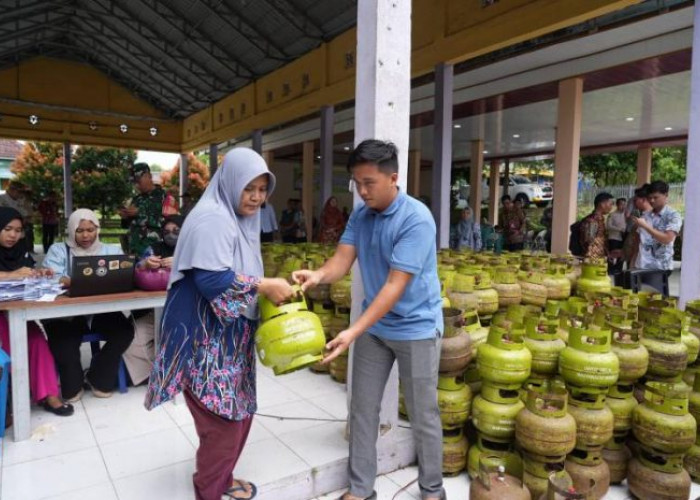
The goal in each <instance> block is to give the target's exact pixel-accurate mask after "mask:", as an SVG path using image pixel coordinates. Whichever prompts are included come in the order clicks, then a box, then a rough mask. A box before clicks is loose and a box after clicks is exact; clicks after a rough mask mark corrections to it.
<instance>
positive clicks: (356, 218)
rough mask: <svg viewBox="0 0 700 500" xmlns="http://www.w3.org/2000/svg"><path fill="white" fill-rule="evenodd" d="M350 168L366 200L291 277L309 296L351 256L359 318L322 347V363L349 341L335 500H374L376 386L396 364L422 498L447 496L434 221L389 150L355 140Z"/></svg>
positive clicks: (379, 388) (341, 272)
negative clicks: (348, 386)
mask: <svg viewBox="0 0 700 500" xmlns="http://www.w3.org/2000/svg"><path fill="white" fill-rule="evenodd" d="M348 171H349V172H350V174H351V176H352V183H353V185H354V187H355V189H356V190H357V192H358V194H359V195H360V197H361V198H362V200H363V201H364V205H363V206H360V207H357V208H355V210H354V211H353V212H352V215H351V216H350V220H349V221H348V224H347V227H346V229H345V232H344V233H343V236H342V237H341V239H340V244H339V245H338V248H337V249H336V252H335V254H334V255H333V257H331V258H330V259H329V260H328V261H327V262H326V263H325V264H324V265H323V266H322V267H321V268H320V269H318V270H316V271H306V270H304V271H295V272H294V273H293V277H294V280H295V281H296V282H297V283H301V284H302V288H303V289H304V290H307V289H308V288H311V287H314V286H316V285H319V284H327V283H333V282H335V281H338V280H339V279H341V278H342V277H343V276H345V275H346V274H347V273H348V271H349V270H350V267H351V266H352V264H353V262H354V261H355V258H357V259H358V261H359V265H360V272H361V273H362V282H363V285H364V291H365V300H364V302H363V303H362V311H363V312H362V315H361V316H360V317H359V318H358V319H357V321H355V323H353V324H352V325H350V327H349V328H348V329H347V330H344V331H342V332H340V334H338V336H337V337H336V338H335V339H333V340H332V341H330V342H329V343H328V345H327V348H328V350H329V354H328V355H327V356H326V357H325V359H324V363H328V362H330V361H331V360H333V359H334V358H336V357H337V356H338V355H340V354H341V353H342V352H344V351H345V350H346V349H347V348H348V347H349V346H350V344H352V343H353V342H355V349H354V354H353V370H352V398H351V401H352V402H351V407H350V460H349V466H348V468H349V477H350V489H349V491H348V492H347V493H345V494H344V495H343V496H342V497H341V499H342V500H365V499H375V498H376V493H375V492H374V480H375V476H376V475H377V450H376V442H377V435H378V431H379V410H380V406H381V400H382V395H383V394H384V387H385V386H386V382H387V380H388V377H389V373H390V371H391V368H392V366H393V365H394V362H395V361H396V362H398V365H399V378H400V380H401V386H402V388H403V392H404V396H405V398H406V406H407V409H408V413H409V415H410V417H411V428H412V429H413V435H414V440H415V443H416V449H417V452H418V471H419V472H418V483H419V485H420V489H421V495H422V498H423V500H440V499H444V498H446V496H445V491H444V489H443V487H442V429H441V424H440V412H439V409H438V405H437V377H438V363H439V338H440V336H441V335H442V333H441V332H442V329H443V320H442V299H441V298H440V283H439V280H438V276H437V255H436V248H435V234H436V229H435V222H434V221H433V217H432V215H431V213H430V211H429V210H428V209H427V208H426V206H425V205H424V204H423V203H422V202H420V201H419V200H416V199H415V198H412V197H410V196H408V195H406V194H405V193H403V192H402V191H400V190H399V188H398V186H397V184H396V182H397V179H398V158H397V150H396V146H394V145H393V144H391V143H387V142H382V141H378V140H366V141H363V142H362V143H361V144H360V145H358V146H357V148H356V149H355V150H354V151H353V152H352V153H351V154H350V158H349V160H348Z"/></svg>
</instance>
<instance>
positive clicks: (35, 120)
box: [29, 115, 39, 125]
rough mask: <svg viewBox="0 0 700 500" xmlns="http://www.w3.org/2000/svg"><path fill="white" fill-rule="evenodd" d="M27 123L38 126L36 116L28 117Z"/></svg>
mask: <svg viewBox="0 0 700 500" xmlns="http://www.w3.org/2000/svg"><path fill="white" fill-rule="evenodd" d="M29 123H30V124H32V125H38V124H39V117H38V116H36V115H29Z"/></svg>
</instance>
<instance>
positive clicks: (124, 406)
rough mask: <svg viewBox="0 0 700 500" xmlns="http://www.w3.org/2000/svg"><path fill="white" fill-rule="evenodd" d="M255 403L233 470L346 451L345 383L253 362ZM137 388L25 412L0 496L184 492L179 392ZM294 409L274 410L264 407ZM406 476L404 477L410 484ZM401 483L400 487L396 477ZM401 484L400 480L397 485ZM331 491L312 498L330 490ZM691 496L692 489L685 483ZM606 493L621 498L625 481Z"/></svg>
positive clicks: (457, 485) (188, 456) (268, 471)
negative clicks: (150, 407)
mask: <svg viewBox="0 0 700 500" xmlns="http://www.w3.org/2000/svg"><path fill="white" fill-rule="evenodd" d="M258 378H259V381H258V384H259V390H260V407H261V409H260V413H261V414H262V415H260V416H258V417H257V418H256V420H255V422H254V424H253V427H252V430H251V435H250V439H249V441H248V444H247V446H246V448H245V451H244V453H243V456H242V458H241V461H240V463H239V466H238V467H237V470H236V473H237V475H238V476H239V477H244V478H246V479H250V480H252V481H254V482H256V483H257V484H258V485H260V487H261V488H260V489H261V492H264V491H265V488H266V485H268V487H269V485H272V484H275V483H277V482H280V481H282V480H283V479H284V478H287V480H289V479H288V478H290V477H292V478H293V477H295V476H298V477H306V476H304V474H305V473H308V472H309V471H310V470H315V469H318V468H319V467H321V466H323V465H325V464H329V463H334V462H337V461H338V460H341V459H343V458H345V457H346V456H347V442H346V441H345V440H344V438H343V433H344V429H345V424H344V423H343V422H338V421H336V420H343V419H344V418H345V416H346V415H347V411H346V400H345V390H344V387H343V386H342V385H340V384H337V383H335V382H333V381H332V380H331V379H330V378H329V377H328V376H324V375H315V374H312V373H310V372H308V371H304V372H298V373H294V374H291V375H287V376H284V377H274V375H272V373H271V372H269V371H267V370H265V369H261V370H259V377H258ZM143 396H144V388H143V387H139V388H132V389H130V390H129V392H128V393H127V394H124V395H122V394H115V395H114V396H113V397H112V398H111V399H106V400H105V399H96V398H93V397H92V395H91V394H89V393H88V394H86V395H85V397H84V398H83V401H82V402H81V403H80V404H78V405H77V408H76V410H77V411H76V414H75V415H74V416H73V417H70V418H60V417H55V416H53V415H50V414H48V413H46V412H44V411H43V410H35V411H34V412H33V414H32V430H33V438H32V439H31V440H28V441H23V442H20V443H15V442H13V441H12V439H11V438H6V439H5V440H4V442H3V443H2V455H1V456H0V467H1V469H2V470H1V472H2V475H1V477H0V480H1V484H2V489H1V497H0V498H2V500H35V499H51V500H59V499H60V500H146V499H148V500H153V499H165V498H167V499H169V500H191V499H192V498H193V497H194V496H193V491H192V483H191V475H192V472H193V471H194V454H195V450H196V445H197V436H196V434H195V432H194V426H193V424H192V419H191V417H190V414H189V412H188V411H187V407H186V406H185V405H184V402H182V401H180V402H179V404H177V405H173V404H166V405H164V406H162V407H160V408H158V409H156V410H154V411H152V412H147V411H146V410H144V409H143V406H142V401H143ZM275 415H279V416H284V417H293V418H301V419H300V420H296V419H293V420H280V419H277V418H274V417H273V416H275ZM416 477H417V468H416V467H408V468H405V469H402V470H398V471H396V472H393V473H390V474H386V475H383V476H380V477H378V478H377V482H376V490H377V493H378V497H379V499H380V500H415V499H418V498H420V495H419V491H418V486H417V484H416V483H412V482H413V481H414V480H415V479H416ZM411 483H412V484H411ZM407 485H408V487H406V486H407ZM404 487H406V488H405V489H403V490H402V488H404ZM445 488H446V490H447V493H448V497H449V498H451V499H461V498H468V490H469V481H468V479H467V476H466V474H462V475H460V476H458V477H455V478H448V479H446V480H445ZM341 493H342V490H341V491H337V492H333V493H329V494H327V495H323V496H322V497H319V499H318V500H335V499H337V498H338V496H339V495H340V494H341ZM693 493H694V494H693V496H692V498H695V497H697V496H698V495H700V487H697V486H695V485H694V490H693ZM608 498H612V499H625V498H628V494H627V491H626V489H625V488H620V487H618V488H615V489H613V490H611V492H610V494H609V495H608Z"/></svg>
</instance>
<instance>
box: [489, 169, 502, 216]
mask: <svg viewBox="0 0 700 500" xmlns="http://www.w3.org/2000/svg"><path fill="white" fill-rule="evenodd" d="M489 175H490V176H489V224H491V225H492V226H495V225H497V224H498V207H499V198H500V196H498V194H499V190H498V182H499V180H500V177H501V164H500V163H499V162H498V160H491V173H490V174H489Z"/></svg>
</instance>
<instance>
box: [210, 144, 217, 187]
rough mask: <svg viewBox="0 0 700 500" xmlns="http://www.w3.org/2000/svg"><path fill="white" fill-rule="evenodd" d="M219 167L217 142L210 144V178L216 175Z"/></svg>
mask: <svg viewBox="0 0 700 500" xmlns="http://www.w3.org/2000/svg"><path fill="white" fill-rule="evenodd" d="M218 168H219V145H218V144H217V143H215V142H212V143H211V144H209V178H210V179H211V178H212V177H214V174H215V173H216V170H217V169H218Z"/></svg>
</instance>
